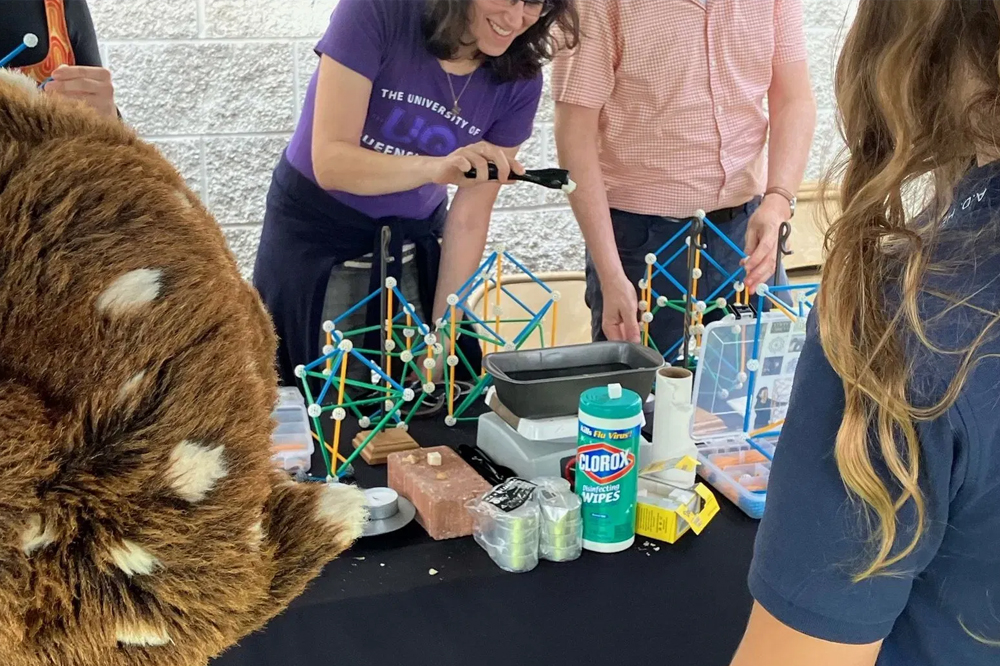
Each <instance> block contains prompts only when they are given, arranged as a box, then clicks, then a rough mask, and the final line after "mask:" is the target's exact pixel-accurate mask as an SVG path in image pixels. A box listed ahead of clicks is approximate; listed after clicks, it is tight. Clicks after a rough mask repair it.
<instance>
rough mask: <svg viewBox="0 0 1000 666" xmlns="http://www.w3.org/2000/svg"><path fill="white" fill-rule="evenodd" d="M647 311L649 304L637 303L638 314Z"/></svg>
mask: <svg viewBox="0 0 1000 666" xmlns="http://www.w3.org/2000/svg"><path fill="white" fill-rule="evenodd" d="M648 309H649V303H647V302H646V301H639V312H645V311H646V310H648Z"/></svg>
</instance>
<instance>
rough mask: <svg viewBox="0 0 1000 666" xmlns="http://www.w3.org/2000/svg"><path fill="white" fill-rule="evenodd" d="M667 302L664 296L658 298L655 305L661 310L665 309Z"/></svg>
mask: <svg viewBox="0 0 1000 666" xmlns="http://www.w3.org/2000/svg"><path fill="white" fill-rule="evenodd" d="M668 302H669V301H667V297H666V296H660V297H659V298H657V299H656V304H657V305H659V306H660V307H661V308H665V307H667V303H668Z"/></svg>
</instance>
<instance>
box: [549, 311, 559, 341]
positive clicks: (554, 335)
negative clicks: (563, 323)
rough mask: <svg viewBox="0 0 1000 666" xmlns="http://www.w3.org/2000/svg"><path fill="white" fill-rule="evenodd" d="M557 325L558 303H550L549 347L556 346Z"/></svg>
mask: <svg viewBox="0 0 1000 666" xmlns="http://www.w3.org/2000/svg"><path fill="white" fill-rule="evenodd" d="M558 324H559V301H552V342H551V343H550V345H549V346H550V347H555V346H556V326H557V325H558Z"/></svg>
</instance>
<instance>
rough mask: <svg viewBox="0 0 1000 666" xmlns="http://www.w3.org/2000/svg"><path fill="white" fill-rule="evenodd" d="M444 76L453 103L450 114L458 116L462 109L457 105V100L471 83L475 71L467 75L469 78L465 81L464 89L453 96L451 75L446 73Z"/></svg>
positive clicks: (453, 87)
mask: <svg viewBox="0 0 1000 666" xmlns="http://www.w3.org/2000/svg"><path fill="white" fill-rule="evenodd" d="M444 74H445V76H447V77H448V89H449V90H451V99H452V100H453V101H454V104H453V105H452V107H451V112H452V113H453V114H455V115H456V116H457V115H460V114H461V113H462V107H460V106H459V105H458V100H460V99H461V98H462V95H464V94H465V90H466V88H468V87H469V84H470V83H472V77H473V76H475V75H476V70H473V71H472V72H471V73H470V74H469V78H468V79H466V80H465V87H463V88H462V92H460V93H458V94H457V95H456V94H455V86H453V85H452V84H451V74H450V73H449V72H447V71H446V72H445V73H444Z"/></svg>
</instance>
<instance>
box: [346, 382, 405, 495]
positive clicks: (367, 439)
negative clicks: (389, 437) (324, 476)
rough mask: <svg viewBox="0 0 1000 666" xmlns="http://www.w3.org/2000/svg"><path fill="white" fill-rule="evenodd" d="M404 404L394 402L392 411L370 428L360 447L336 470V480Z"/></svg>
mask: <svg viewBox="0 0 1000 666" xmlns="http://www.w3.org/2000/svg"><path fill="white" fill-rule="evenodd" d="M404 404H405V403H404V402H403V401H402V400H397V401H396V404H395V405H393V406H392V409H390V410H389V411H388V412H387V413H386V415H385V416H383V417H382V420H381V421H379V422H378V425H376V426H375V427H374V428H372V431H371V432H370V433H368V436H367V437H365V440H364V441H363V442H361V446H359V447H358V448H356V449H354V453H352V454H351V455H350V456H348V458H347V460H345V461H344V464H343V465H341V466H340V469H338V470H337V477H338V478H339V477H340V476H341V474H343V473H344V471H346V470H347V466H348V465H350V464H351V463H352V462H354V459H355V458H357V457H358V456H359V455H361V452H362V451H363V450H364V448H365V447H366V446H368V443H369V442H371V441H372V440H373V439H375V436H376V435H377V434H378V433H380V432H382V430H383V429H384V428H385V424H387V423H388V422H389V421H390V420H391V419H392V417H393V416H395V415H396V412H398V411H399V410H400V409H402V407H403V405H404Z"/></svg>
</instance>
